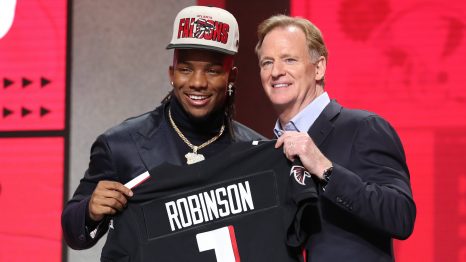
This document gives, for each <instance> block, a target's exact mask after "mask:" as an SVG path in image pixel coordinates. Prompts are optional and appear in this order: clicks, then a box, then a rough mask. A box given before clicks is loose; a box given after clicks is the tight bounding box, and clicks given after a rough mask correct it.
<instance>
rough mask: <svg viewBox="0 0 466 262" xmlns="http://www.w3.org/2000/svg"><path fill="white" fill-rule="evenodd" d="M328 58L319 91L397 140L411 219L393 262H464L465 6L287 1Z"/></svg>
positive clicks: (383, 0)
mask: <svg viewBox="0 0 466 262" xmlns="http://www.w3.org/2000/svg"><path fill="white" fill-rule="evenodd" d="M291 14H292V15H299V16H303V17H306V18H308V19H309V20H311V21H312V22H313V23H315V24H316V25H317V26H318V27H319V28H320V29H321V30H322V32H323V34H324V38H325V41H326V43H327V46H328V49H329V61H328V68H327V74H326V89H327V91H328V92H329V94H330V96H331V97H332V98H336V99H337V100H338V101H339V102H341V103H342V104H343V105H345V106H347V107H354V108H363V109H367V110H370V111H373V112H376V113H378V114H380V115H382V116H383V117H385V118H386V119H387V120H389V121H390V122H391V123H392V124H393V125H394V126H395V128H396V129H397V130H398V132H399V134H400V136H401V139H402V141H403V144H404V146H405V150H406V153H407V160H408V165H409V167H410V171H411V182H412V187H413V194H414V198H415V201H416V204H417V208H418V215H417V219H416V225H415V229H414V233H413V235H412V236H411V237H410V238H409V239H408V240H406V241H397V242H396V243H395V249H396V256H397V261H423V262H425V261H466V225H465V224H466V223H465V222H464V221H466V200H465V199H466V178H465V174H466V167H465V165H464V159H465V158H464V155H465V153H466V146H465V143H464V140H465V139H466V129H465V127H466V117H465V116H466V89H465V88H464V83H466V65H465V64H464V59H465V57H466V3H465V2H464V1H460V0H453V1H448V2H445V1H439V0H437V1H435V0H434V1H402V0H336V1H313V0H312V1H307V0H306V1H304V0H294V1H291Z"/></svg>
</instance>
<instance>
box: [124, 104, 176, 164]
mask: <svg viewBox="0 0 466 262" xmlns="http://www.w3.org/2000/svg"><path fill="white" fill-rule="evenodd" d="M163 108H165V107H163ZM163 111H164V110H163V109H161V110H155V111H153V112H152V113H151V116H150V117H151V120H150V121H148V122H147V124H145V125H144V126H143V127H142V128H140V129H139V130H137V131H135V132H134V133H132V134H131V137H132V138H133V141H134V142H135V144H136V146H137V148H138V151H139V155H140V157H141V159H142V162H143V163H144V166H145V167H146V169H147V170H151V169H152V168H154V167H156V166H158V165H160V164H161V163H163V162H169V163H171V164H175V165H181V163H182V162H181V159H180V157H179V155H178V154H177V152H176V145H175V144H174V142H173V140H172V139H170V137H171V134H170V132H169V127H168V126H167V121H163V119H164V113H163Z"/></svg>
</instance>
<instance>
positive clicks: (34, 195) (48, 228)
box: [0, 0, 67, 261]
mask: <svg viewBox="0 0 466 262" xmlns="http://www.w3.org/2000/svg"><path fill="white" fill-rule="evenodd" d="M0 2H1V3H0V207H1V210H2V212H1V215H0V261H60V260H61V258H62V245H61V243H62V242H61V227H60V214H61V209H62V205H63V191H64V188H65V187H64V183H63V181H64V177H65V176H64V173H65V172H64V170H65V168H64V165H65V141H66V138H65V134H66V132H65V125H66V122H65V115H66V112H65V111H66V110H65V109H66V104H65V102H66V101H65V100H66V80H65V79H66V37H67V36H66V28H67V1H66V0H64V1H46V0H27V1H26V0H18V1H16V0H1V1H0ZM9 17H11V18H13V20H11V19H8V18H9ZM11 22H12V23H11ZM9 25H11V27H10V26H9Z"/></svg>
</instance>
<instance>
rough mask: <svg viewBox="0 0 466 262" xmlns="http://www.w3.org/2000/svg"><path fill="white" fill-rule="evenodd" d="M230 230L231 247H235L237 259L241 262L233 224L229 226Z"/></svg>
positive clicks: (237, 261) (234, 251)
mask: <svg viewBox="0 0 466 262" xmlns="http://www.w3.org/2000/svg"><path fill="white" fill-rule="evenodd" d="M228 231H230V240H231V247H233V253H235V261H236V262H240V261H241V260H240V257H239V252H238V245H237V244H236V235H235V228H234V227H233V226H228Z"/></svg>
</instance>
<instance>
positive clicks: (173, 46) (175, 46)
mask: <svg viewBox="0 0 466 262" xmlns="http://www.w3.org/2000/svg"><path fill="white" fill-rule="evenodd" d="M166 49H203V50H210V51H215V52H219V53H222V54H227V55H235V54H236V52H233V51H230V50H226V49H223V48H219V47H215V46H205V45H193V44H168V45H167V47H166Z"/></svg>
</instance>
